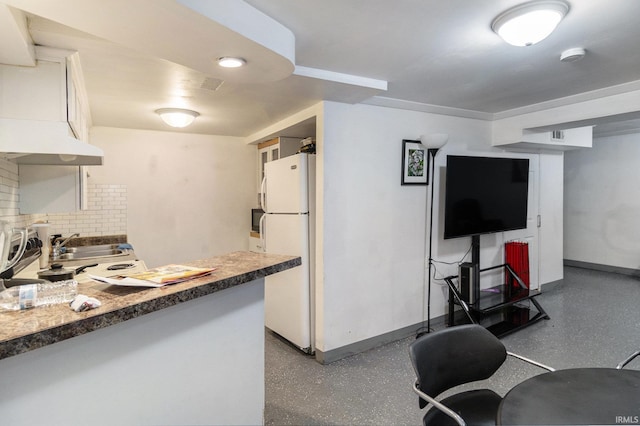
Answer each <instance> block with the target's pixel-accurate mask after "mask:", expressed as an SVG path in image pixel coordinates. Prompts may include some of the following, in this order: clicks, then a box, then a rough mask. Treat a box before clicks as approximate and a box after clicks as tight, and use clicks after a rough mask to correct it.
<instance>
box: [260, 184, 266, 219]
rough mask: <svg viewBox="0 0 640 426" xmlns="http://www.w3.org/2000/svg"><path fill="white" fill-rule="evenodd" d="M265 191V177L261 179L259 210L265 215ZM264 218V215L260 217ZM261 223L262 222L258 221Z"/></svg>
mask: <svg viewBox="0 0 640 426" xmlns="http://www.w3.org/2000/svg"><path fill="white" fill-rule="evenodd" d="M266 189H267V176H266V175H265V177H263V178H262V183H261V184H260V208H261V209H262V210H263V211H264V212H265V213H266V212H267V208H266V207H267V206H266V204H267V197H266V194H265V190H266ZM262 217H264V215H262ZM260 223H262V220H261V221H260Z"/></svg>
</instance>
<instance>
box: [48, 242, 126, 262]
mask: <svg viewBox="0 0 640 426" xmlns="http://www.w3.org/2000/svg"><path fill="white" fill-rule="evenodd" d="M111 259H113V260H114V261H116V260H118V259H123V260H124V259H135V253H134V252H133V250H131V249H123V248H120V245H119V244H101V245H94V246H78V247H66V248H65V251H64V253H62V254H60V255H58V256H56V257H55V259H53V258H52V259H51V261H52V262H53V263H56V262H63V263H67V262H74V261H87V260H96V261H98V260H99V261H100V262H101V263H102V262H109V261H111Z"/></svg>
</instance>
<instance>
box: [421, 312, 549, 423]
mask: <svg viewBox="0 0 640 426" xmlns="http://www.w3.org/2000/svg"><path fill="white" fill-rule="evenodd" d="M409 355H410V357H411V362H412V364H413V368H414V369H415V372H416V376H417V380H416V382H415V384H414V386H413V390H414V392H416V393H417V394H418V396H419V397H420V398H419V405H420V408H424V407H426V406H427V405H429V404H431V405H432V407H430V408H429V410H428V411H427V413H426V414H425V416H424V418H423V423H424V425H425V426H426V425H438V426H445V425H461V426H463V425H466V424H469V425H495V424H496V413H497V411H498V405H499V404H500V401H501V400H502V397H501V396H500V395H498V394H497V393H495V392H493V391H492V390H489V389H479V390H470V391H466V392H461V393H457V394H455V395H452V396H449V397H447V398H445V399H443V400H442V401H437V400H436V399H435V397H437V396H438V395H440V394H441V393H443V392H444V391H446V390H448V389H451V388H453V387H455V386H458V385H461V384H464V383H470V382H475V381H478V380H484V379H488V378H489V377H491V376H492V375H493V374H494V373H495V372H496V371H497V370H498V368H500V366H501V365H502V364H503V363H504V361H505V359H506V357H507V355H511V356H513V357H515V358H518V359H521V360H523V361H526V362H528V363H530V364H533V365H536V366H538V367H541V368H544V369H546V370H548V371H555V370H554V369H553V368H551V367H548V366H546V365H544V364H540V363H538V362H536V361H533V360H530V359H528V358H525V357H522V356H520V355H516V354H513V353H511V352H508V351H507V350H506V349H505V347H504V345H503V344H502V342H501V341H500V340H499V339H498V338H497V337H495V336H494V335H493V334H491V332H489V331H488V330H487V329H485V328H484V327H482V326H480V325H477V324H468V325H460V326H456V327H450V328H446V329H444V330H441V331H437V332H433V333H429V334H425V335H424V336H422V337H420V338H418V339H416V340H415V341H414V342H413V343H411V345H410V346H409Z"/></svg>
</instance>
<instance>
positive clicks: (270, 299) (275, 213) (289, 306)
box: [260, 154, 316, 354]
mask: <svg viewBox="0 0 640 426" xmlns="http://www.w3.org/2000/svg"><path fill="white" fill-rule="evenodd" d="M315 159H316V156H315V154H296V155H292V156H289V157H284V158H282V159H280V160H276V161H271V162H268V163H266V164H265V176H264V180H263V181H262V190H261V192H262V197H261V204H262V209H263V210H264V212H265V214H264V215H263V216H262V220H261V221H260V238H261V240H262V246H263V247H264V250H265V252H267V253H274V254H286V255H295V256H300V257H301V259H302V265H301V266H298V267H295V268H293V269H289V270H287V271H283V272H279V273H277V274H274V275H270V276H268V277H266V279H265V296H264V304H265V306H264V309H265V325H266V326H267V328H269V329H270V330H272V331H273V332H275V333H277V334H279V335H280V336H282V337H284V338H285V339H287V340H288V341H289V342H291V343H293V344H294V345H295V346H297V347H298V348H299V349H301V350H302V351H304V352H306V353H310V354H311V353H314V352H315V297H314V294H315V285H314V284H315V176H316V161H315Z"/></svg>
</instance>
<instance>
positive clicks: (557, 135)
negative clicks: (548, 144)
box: [551, 130, 564, 141]
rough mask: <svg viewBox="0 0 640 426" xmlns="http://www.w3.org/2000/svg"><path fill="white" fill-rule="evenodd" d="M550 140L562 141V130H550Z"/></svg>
mask: <svg viewBox="0 0 640 426" xmlns="http://www.w3.org/2000/svg"><path fill="white" fill-rule="evenodd" d="M551 140H552V141H564V131H562V130H554V131H553V132H551Z"/></svg>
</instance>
